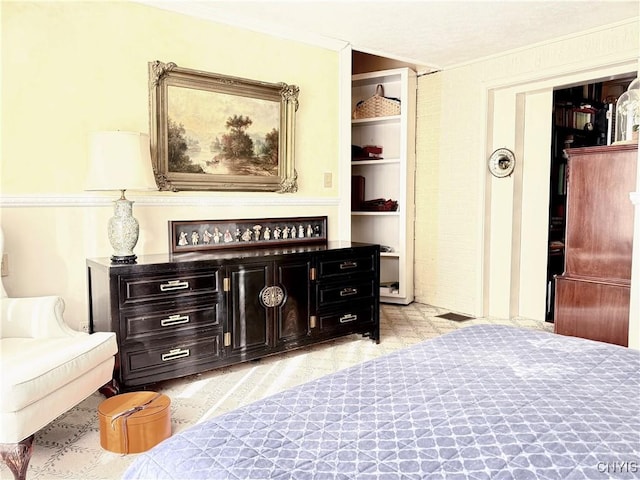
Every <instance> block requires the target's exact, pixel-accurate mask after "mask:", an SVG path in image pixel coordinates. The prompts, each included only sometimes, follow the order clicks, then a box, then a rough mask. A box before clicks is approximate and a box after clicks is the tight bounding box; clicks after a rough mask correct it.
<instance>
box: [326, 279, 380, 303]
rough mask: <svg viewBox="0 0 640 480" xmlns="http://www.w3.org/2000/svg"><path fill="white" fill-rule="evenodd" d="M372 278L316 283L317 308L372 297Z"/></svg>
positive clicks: (373, 281) (373, 282)
mask: <svg viewBox="0 0 640 480" xmlns="http://www.w3.org/2000/svg"><path fill="white" fill-rule="evenodd" d="M374 284H375V280H374V279H365V280H361V281H351V282H342V283H338V284H336V283H320V284H318V285H317V295H316V301H317V302H318V303H317V308H318V309H322V308H325V307H327V306H331V305H334V304H340V303H343V302H353V301H356V300H363V299H372V298H373V296H374Z"/></svg>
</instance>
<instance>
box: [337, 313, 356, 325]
mask: <svg viewBox="0 0 640 480" xmlns="http://www.w3.org/2000/svg"><path fill="white" fill-rule="evenodd" d="M357 319H358V315H354V314H353V313H347V314H346V315H343V316H341V317H340V323H348V322H353V321H355V320H357Z"/></svg>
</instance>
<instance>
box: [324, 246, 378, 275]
mask: <svg viewBox="0 0 640 480" xmlns="http://www.w3.org/2000/svg"><path fill="white" fill-rule="evenodd" d="M375 265H376V263H375V258H374V253H373V252H371V253H369V254H366V253H364V252H357V253H356V252H348V253H346V254H345V253H343V254H340V255H332V256H331V257H330V258H321V259H320V260H319V261H318V280H323V279H327V278H332V277H336V276H338V275H349V274H363V273H374V271H375Z"/></svg>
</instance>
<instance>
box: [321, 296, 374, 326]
mask: <svg viewBox="0 0 640 480" xmlns="http://www.w3.org/2000/svg"><path fill="white" fill-rule="evenodd" d="M349 307H350V308H345V309H342V310H340V311H336V312H331V313H326V314H322V315H318V321H319V327H320V331H321V332H323V333H326V332H332V333H335V332H337V331H342V330H345V331H346V330H351V329H354V330H357V329H358V328H361V327H362V325H363V324H367V323H371V324H373V320H374V311H373V308H374V307H373V305H372V304H371V303H360V304H354V305H350V306H349Z"/></svg>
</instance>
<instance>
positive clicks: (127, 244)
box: [85, 131, 158, 264]
mask: <svg viewBox="0 0 640 480" xmlns="http://www.w3.org/2000/svg"><path fill="white" fill-rule="evenodd" d="M157 189H158V187H157V185H156V181H155V178H154V175H153V169H152V167H151V154H150V146H149V135H147V134H145V133H139V132H121V131H114V132H95V133H93V134H92V135H91V138H90V154H89V169H88V173H87V180H86V185H85V190H120V192H121V196H120V198H119V199H118V200H116V201H115V202H114V216H113V217H111V219H109V227H108V235H109V242H111V246H112V247H113V255H112V256H111V262H112V263H116V264H119V263H123V264H126V263H135V261H136V255H135V254H134V253H133V248H134V247H135V246H136V243H138V233H139V225H138V221H137V220H136V219H135V218H134V217H133V215H132V211H133V202H132V201H131V200H128V199H126V198H125V196H124V192H125V190H157Z"/></svg>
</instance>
